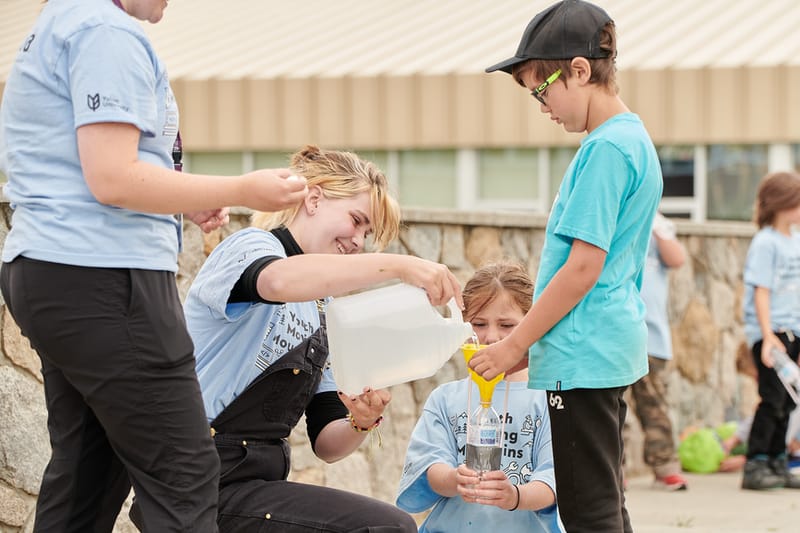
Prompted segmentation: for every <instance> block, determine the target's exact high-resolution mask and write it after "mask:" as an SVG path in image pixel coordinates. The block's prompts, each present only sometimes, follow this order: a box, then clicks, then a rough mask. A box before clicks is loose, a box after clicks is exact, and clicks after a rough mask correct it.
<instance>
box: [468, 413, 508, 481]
mask: <svg viewBox="0 0 800 533" xmlns="http://www.w3.org/2000/svg"><path fill="white" fill-rule="evenodd" d="M502 453H503V448H502V426H501V424H500V417H499V416H498V414H497V411H495V410H494V408H493V407H492V404H491V403H488V404H487V403H483V402H481V404H480V405H479V406H478V408H477V409H475V411H474V412H473V413H472V415H471V416H470V419H469V423H468V424H467V457H466V464H467V467H468V468H471V469H472V470H474V471H476V472H478V473H483V472H490V471H492V470H499V469H500V459H501V456H502Z"/></svg>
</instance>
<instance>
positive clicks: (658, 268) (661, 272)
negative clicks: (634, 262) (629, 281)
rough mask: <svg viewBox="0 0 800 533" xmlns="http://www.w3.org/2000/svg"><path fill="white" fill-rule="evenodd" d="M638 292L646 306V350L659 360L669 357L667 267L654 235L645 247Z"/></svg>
mask: <svg viewBox="0 0 800 533" xmlns="http://www.w3.org/2000/svg"><path fill="white" fill-rule="evenodd" d="M641 295H642V301H643V302H644V306H645V309H646V314H645V322H646V323H647V353H648V354H649V355H652V356H653V357H658V358H659V359H672V332H671V331H670V329H669V317H668V316H667V303H668V302H667V298H668V297H669V269H668V268H667V266H666V265H665V264H664V262H663V261H662V260H661V255H659V253H658V242H657V241H656V238H655V237H654V236H653V237H651V238H650V246H648V248H647V258H646V259H645V266H644V278H643V279H642V291H641Z"/></svg>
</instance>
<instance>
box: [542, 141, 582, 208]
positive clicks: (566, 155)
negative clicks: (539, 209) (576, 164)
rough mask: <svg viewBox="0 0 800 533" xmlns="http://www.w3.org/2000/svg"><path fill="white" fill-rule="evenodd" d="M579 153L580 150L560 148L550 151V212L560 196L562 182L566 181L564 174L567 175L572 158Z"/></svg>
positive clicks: (548, 205) (548, 204)
mask: <svg viewBox="0 0 800 533" xmlns="http://www.w3.org/2000/svg"><path fill="white" fill-rule="evenodd" d="M577 151H578V149H577V148H573V147H560V148H553V149H551V150H550V176H549V179H550V198H549V199H548V202H547V211H550V207H551V206H552V205H553V201H554V200H555V199H556V194H558V190H559V189H560V188H561V181H562V180H563V179H564V174H566V173H567V169H568V168H569V164H570V163H571V162H572V158H574V157H575V153H576V152H577Z"/></svg>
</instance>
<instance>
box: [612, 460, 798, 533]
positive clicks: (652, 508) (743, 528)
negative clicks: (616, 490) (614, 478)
mask: <svg viewBox="0 0 800 533" xmlns="http://www.w3.org/2000/svg"><path fill="white" fill-rule="evenodd" d="M684 476H685V477H686V479H687V480H688V482H689V489H688V490H685V491H677V492H665V491H663V490H659V489H656V488H654V487H653V478H652V476H649V477H637V478H631V479H628V490H627V492H626V493H625V498H626V507H627V508H628V513H629V514H630V517H631V524H632V526H633V530H634V532H635V533H782V532H786V533H798V532H800V490H797V489H776V490H769V491H752V490H742V489H741V488H739V484H740V483H741V473H740V472H734V473H715V474H706V475H700V474H684Z"/></svg>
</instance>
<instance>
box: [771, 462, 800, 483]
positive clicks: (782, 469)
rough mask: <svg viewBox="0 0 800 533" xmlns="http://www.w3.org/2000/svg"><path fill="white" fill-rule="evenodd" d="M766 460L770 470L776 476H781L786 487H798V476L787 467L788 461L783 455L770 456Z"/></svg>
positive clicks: (799, 481)
mask: <svg viewBox="0 0 800 533" xmlns="http://www.w3.org/2000/svg"><path fill="white" fill-rule="evenodd" d="M768 462H769V466H770V468H772V472H773V473H774V474H775V475H776V476H779V477H782V478H783V486H784V487H786V488H787V489H800V476H798V475H797V474H796V473H794V472H792V471H791V470H790V469H789V463H788V462H787V460H786V456H785V455H779V456H778V457H771V458H770V459H769V461H768Z"/></svg>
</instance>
